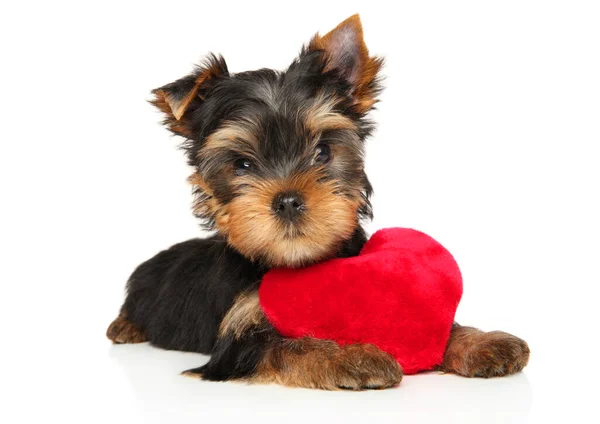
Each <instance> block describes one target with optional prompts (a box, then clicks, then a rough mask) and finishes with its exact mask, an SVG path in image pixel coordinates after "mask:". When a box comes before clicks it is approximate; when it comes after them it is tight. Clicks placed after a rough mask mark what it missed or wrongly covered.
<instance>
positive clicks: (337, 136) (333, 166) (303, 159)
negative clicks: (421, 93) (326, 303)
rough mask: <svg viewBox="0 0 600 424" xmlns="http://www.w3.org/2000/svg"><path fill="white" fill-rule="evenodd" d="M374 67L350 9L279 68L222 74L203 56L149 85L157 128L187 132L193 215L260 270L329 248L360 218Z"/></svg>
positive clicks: (366, 208) (365, 206)
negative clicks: (158, 115) (174, 77)
mask: <svg viewBox="0 0 600 424" xmlns="http://www.w3.org/2000/svg"><path fill="white" fill-rule="evenodd" d="M380 67H381V60H380V59H377V58H372V57H370V56H369V54H368V51H367V49H366V46H365V45H364V41H363V38H362V28H361V25H360V20H359V18H358V16H353V17H351V18H349V19H348V20H346V21H344V22H342V23H341V24H340V25H339V26H338V27H336V28H335V29H334V30H333V31H331V32H330V33H328V34H326V35H325V36H319V35H316V36H315V37H314V38H313V40H312V41H311V42H310V43H309V45H308V46H307V47H305V48H304V49H303V51H302V52H301V54H300V56H299V57H298V58H297V59H296V60H295V61H294V62H293V63H292V64H291V66H290V67H289V68H288V69H287V70H286V71H284V72H276V71H272V70H266V69H263V70H258V71H251V72H243V73H238V74H235V75H233V74H230V73H229V72H228V70H227V67H226V65H225V62H224V60H223V59H222V58H218V57H215V56H211V57H209V58H208V59H207V60H206V61H205V63H204V64H203V65H202V66H201V67H199V68H197V70H196V72H194V73H193V74H191V75H188V76H187V77H184V78H182V79H180V80H178V81H175V82H174V83H171V84H168V85H166V86H164V87H161V88H159V89H157V90H155V91H154V94H155V96H156V98H155V100H154V101H153V103H154V104H155V105H156V106H157V107H158V108H159V109H161V110H162V111H163V112H165V114H166V120H165V124H166V125H167V126H168V127H169V129H171V131H173V132H174V133H176V134H178V135H181V136H183V137H185V138H186V141H185V142H184V144H183V147H184V148H185V150H186V152H187V155H188V160H189V163H190V165H192V166H193V167H194V168H195V170H196V172H195V173H194V174H193V175H192V176H191V177H190V179H189V180H190V182H191V184H192V185H193V186H194V187H195V194H196V201H195V206H194V210H195V213H196V214H197V216H198V217H199V218H201V219H202V220H203V221H204V223H205V225H207V226H208V227H209V228H210V229H217V230H218V231H219V232H220V233H222V234H223V235H224V236H225V237H226V238H227V240H228V242H229V244H230V245H231V246H233V247H234V248H236V249H237V250H238V251H239V252H241V253H242V254H243V255H244V256H246V257H248V258H250V259H252V260H257V261H261V262H263V263H265V264H266V265H268V266H288V267H296V266H303V265H307V264H309V263H312V262H316V261H320V260H323V259H326V258H329V257H331V256H333V255H335V253H336V252H337V251H338V249H339V248H340V246H341V244H342V243H343V242H344V241H346V240H348V239H349V238H350V237H351V236H352V234H353V233H354V231H355V230H356V228H357V226H358V225H359V220H360V219H361V218H363V217H369V216H370V214H371V210H370V204H369V200H368V198H369V195H370V193H371V187H370V184H369V182H368V179H367V177H366V175H365V173H364V140H365V138H366V137H367V136H368V135H369V133H370V130H371V125H370V123H369V122H368V121H367V120H366V119H365V115H366V113H367V112H368V111H369V110H370V109H371V108H372V106H373V104H374V103H375V102H376V94H377V93H378V87H377V80H376V74H377V72H378V70H379V68H380Z"/></svg>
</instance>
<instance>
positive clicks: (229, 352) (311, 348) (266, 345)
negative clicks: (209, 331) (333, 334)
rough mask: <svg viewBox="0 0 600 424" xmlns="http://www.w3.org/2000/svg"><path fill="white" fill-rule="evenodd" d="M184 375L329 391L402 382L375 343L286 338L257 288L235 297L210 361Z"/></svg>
mask: <svg viewBox="0 0 600 424" xmlns="http://www.w3.org/2000/svg"><path fill="white" fill-rule="evenodd" d="M184 374H185V375H189V376H193V377H199V378H203V379H205V380H213V381H223V380H233V379H240V380H244V381H247V382H258V383H279V384H283V385H286V386H295V387H307V388H316V389H325V390H339V389H350V390H365V389H384V388H387V387H392V386H395V385H397V384H398V383H400V381H401V380H402V369H401V368H400V365H399V364H398V363H397V362H396V360H395V359H394V358H393V357H392V356H391V355H389V354H387V353H385V352H383V351H381V350H379V349H378V348H376V347H375V346H373V345H369V344H354V345H346V346H342V347H340V346H338V345H337V344H336V343H334V342H332V341H329V340H320V339H314V338H309V337H305V338H303V339H285V338H283V337H282V336H280V335H279V334H278V333H277V332H276V331H275V330H274V329H273V327H272V326H271V325H270V324H269V323H268V322H267V320H266V318H265V316H264V315H263V313H262V310H261V309H260V305H259V301H258V294H257V292H252V293H249V294H242V295H241V296H239V297H238V298H237V300H236V302H235V303H234V305H233V306H232V308H231V309H230V310H229V312H228V313H227V315H226V316H225V318H224V319H223V322H222V323H221V327H220V332H219V338H218V340H217V343H216V345H215V348H214V350H213V352H212V356H211V358H210V361H209V362H208V363H207V364H206V365H204V366H202V367H200V368H195V369H192V370H189V371H185V372H184Z"/></svg>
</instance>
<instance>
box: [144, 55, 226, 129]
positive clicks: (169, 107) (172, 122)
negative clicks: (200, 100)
mask: <svg viewBox="0 0 600 424" xmlns="http://www.w3.org/2000/svg"><path fill="white" fill-rule="evenodd" d="M220 74H221V69H219V67H218V63H210V65H209V66H208V67H207V68H205V69H204V70H203V72H201V73H200V74H199V75H198V77H197V78H196V81H195V84H194V86H193V87H192V88H191V90H190V91H189V93H187V95H185V96H183V97H182V98H180V99H179V98H174V97H173V96H171V95H169V94H168V93H167V92H166V91H165V90H163V89H162V88H157V89H155V90H153V91H152V94H154V99H152V100H151V101H150V103H151V104H153V105H154V106H156V107H157V108H158V109H159V110H160V111H161V112H163V113H164V114H165V116H166V120H165V124H166V125H167V126H168V127H169V129H170V130H171V131H173V132H174V133H176V134H179V135H181V136H184V137H192V136H193V134H192V133H191V130H190V125H189V122H188V120H187V119H185V112H186V111H187V109H188V107H189V105H190V104H191V103H192V101H193V100H194V98H196V97H199V96H198V91H199V90H200V88H201V87H202V85H203V84H204V83H205V82H206V81H208V80H209V79H211V78H214V77H217V76H218V75H220Z"/></svg>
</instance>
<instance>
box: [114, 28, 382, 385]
mask: <svg viewBox="0 0 600 424" xmlns="http://www.w3.org/2000/svg"><path fill="white" fill-rule="evenodd" d="M358 35H359V34H357V38H356V40H355V41H358V38H359V37H358ZM360 41H362V40H360ZM342 48H343V46H342ZM346 48H347V52H346V54H345V55H342V56H341V57H344V61H343V62H342V63H341V65H340V66H341V67H340V66H338V67H336V66H332V63H331V62H328V55H327V52H326V51H325V50H322V49H320V48H311V47H306V48H304V49H303V50H302V52H301V54H300V55H299V57H298V58H297V59H296V60H294V61H293V62H292V64H291V65H290V66H289V68H288V69H287V70H286V71H283V72H279V71H273V70H269V69H261V70H258V71H251V72H242V73H238V74H232V73H230V72H229V70H228V69H227V65H226V64H225V61H224V60H223V58H222V57H218V56H214V55H213V56H210V57H209V58H208V59H207V60H206V61H205V62H204V63H203V64H202V65H201V66H199V67H198V68H196V70H195V71H194V72H193V73H192V74H190V75H188V76H186V77H184V78H181V79H179V80H177V81H175V82H173V83H171V84H168V85H165V86H163V87H161V88H159V89H156V90H154V93H155V95H156V99H155V100H154V101H153V102H152V103H153V104H155V105H156V106H157V107H158V108H159V109H161V110H162V111H163V112H164V113H165V114H166V120H165V125H166V126H167V127H169V129H170V130H171V131H173V132H174V133H175V134H178V135H180V136H183V137H184V138H185V140H184V142H183V143H182V148H183V149H184V151H185V152H186V155H187V159H188V163H189V164H190V165H191V166H193V167H194V169H195V173H196V176H197V177H198V178H199V179H200V180H201V181H202V183H201V184H200V183H198V184H197V185H196V186H195V189H194V190H195V196H196V207H195V213H196V215H197V216H198V217H199V218H200V220H201V222H202V223H203V225H204V226H205V227H207V228H208V229H210V230H214V231H215V232H216V234H215V235H214V236H212V237H210V238H208V239H193V240H189V241H186V242H183V243H180V244H177V245H175V246H172V247H171V248H169V249H168V250H165V251H163V252H160V253H159V254H157V255H156V256H155V257H153V258H152V259H150V260H148V261H147V262H145V263H143V264H141V265H140V266H139V267H138V268H137V269H136V270H135V271H134V273H133V274H132V276H131V277H130V279H129V282H128V284H127V297H126V300H125V303H124V305H123V307H122V310H121V316H120V317H121V319H126V320H127V321H128V322H129V323H131V324H133V326H135V328H137V329H139V330H141V331H143V333H144V335H145V339H146V340H148V341H150V343H152V344H153V345H155V346H158V347H161V348H165V349H174V350H183V351H192V352H199V353H205V354H208V353H210V354H211V360H210V362H209V363H208V364H207V365H205V366H204V367H201V368H199V369H195V370H192V372H194V373H202V375H203V377H204V378H206V379H210V380H227V379H231V378H240V377H244V376H249V375H250V374H252V372H253V371H254V370H255V369H256V367H257V364H258V363H259V361H260V359H261V357H262V356H263V353H264V350H265V349H266V346H267V345H268V343H270V342H271V341H273V340H276V339H278V338H280V336H279V335H278V334H277V333H276V332H275V330H274V329H273V328H272V327H270V325H268V324H266V325H264V326H263V327H261V328H254V329H251V330H250V331H247V332H246V333H244V334H243V335H242V336H241V337H237V338H236V337H234V336H233V335H231V334H224V335H222V337H220V338H219V337H218V335H219V325H220V323H221V321H222V320H223V318H224V316H225V315H226V313H227V311H228V310H229V309H230V308H231V306H232V304H233V302H234V300H235V298H236V296H237V295H239V294H240V293H242V292H248V291H252V290H256V289H257V288H258V285H259V283H260V280H261V278H262V276H263V274H264V273H265V272H266V271H268V269H269V267H271V266H272V264H271V263H270V262H269V260H268V255H258V256H256V257H254V256H253V255H246V256H245V255H243V254H242V253H240V252H243V251H244V250H243V249H241V248H240V246H239V245H236V243H234V242H233V241H232V240H231V238H230V237H229V232H228V231H227V230H226V228H225V227H222V226H221V227H220V226H219V221H218V219H219V213H220V212H222V211H223V210H224V209H225V207H226V206H227V205H229V204H230V203H231V202H233V201H234V200H235V199H236V198H237V197H239V196H244V195H245V193H246V190H247V189H248V186H251V185H254V186H255V187H253V189H254V190H259V188H256V186H258V187H260V182H261V181H274V180H276V181H280V182H289V181H290V180H291V179H293V177H294V176H295V175H301V174H303V173H304V174H306V173H310V172H313V174H310V175H317V176H318V177H317V178H316V181H314V185H313V186H312V189H311V190H312V191H313V192H314V191H318V190H330V191H328V192H327V193H326V194H327V195H328V196H329V197H328V198H329V199H332V198H334V199H337V198H339V199H352V201H353V202H355V203H352V204H354V205H356V208H355V209H352V214H354V215H355V216H353V217H352V218H350V219H348V218H344V219H346V221H345V222H349V223H350V224H351V225H352V226H351V227H349V228H350V230H349V231H346V232H344V233H343V234H344V235H343V237H342V236H340V237H339V240H337V241H336V242H335V243H331V246H333V247H332V248H331V251H328V252H325V253H322V252H321V253H319V254H318V255H317V254H315V256H314V257H311V258H308V259H307V260H304V262H301V264H306V263H310V262H315V261H319V260H322V259H326V258H330V257H349V256H355V255H357V254H358V253H359V252H360V250H361V248H362V246H363V245H364V243H365V242H366V239H367V238H366V235H365V232H364V230H363V229H362V227H361V226H360V220H361V219H362V218H370V217H371V215H372V212H371V206H370V203H369V197H370V195H371V192H372V188H371V185H370V183H369V180H368V179H367V176H366V174H365V172H364V141H365V139H366V138H367V137H368V136H369V135H370V133H371V131H372V129H373V126H372V123H371V122H370V121H369V120H368V119H367V117H366V112H367V110H366V109H365V108H364V107H362V108H361V107H358V106H357V105H358V104H359V100H361V99H358V98H357V97H356V96H355V95H354V93H355V92H356V90H357V87H355V86H353V82H352V81H349V80H348V79H347V78H346V77H345V76H346V75H355V74H356V72H354V70H352V69H345V68H347V67H353V66H357V64H358V63H363V62H365V59H364V58H362V59H361V60H362V62H361V61H359V60H358V59H357V58H352V57H349V56H348V55H350V56H351V55H357V54H359V52H360V49H358V48H356V46H352V45H349V46H346ZM349 59H352V60H349ZM377 64H378V66H380V61H378V62H377ZM377 82H378V80H377V79H376V78H375V79H373V80H372V81H368V85H369V90H371V92H372V93H377V92H378V87H377ZM374 101H375V99H373V102H374ZM321 104H323V105H324V106H327V107H328V108H330V109H328V110H330V111H331V112H332V113H333V114H335V115H336V116H340V117H342V119H343V120H345V122H348V121H349V122H351V123H352V125H346V126H341V127H334V128H329V129H328V128H326V129H324V130H322V131H321V130H319V133H318V134H314V131H315V130H314V129H313V128H312V127H311V120H310V119H309V118H302V119H300V118H299V117H300V116H301V112H302V113H304V112H306V111H309V110H313V109H314V108H315V107H319V106H321ZM369 105H372V103H369ZM370 107H371V106H369V108H370ZM311 108H313V109H311ZM303 119H306V121H304V120H303ZM227 125H236V126H239V127H240V128H242V129H244V128H246V127H251V129H250V130H249V132H251V134H250V135H251V136H252V138H253V140H254V141H253V142H250V141H249V140H247V139H243V138H238V139H236V140H231V142H230V143H229V144H227V145H224V146H219V148H218V149H207V148H206V144H207V140H208V139H209V137H210V136H211V135H213V134H215V132H216V131H218V130H219V129H222V128H224V127H225V126H227ZM319 143H321V144H322V143H326V144H328V145H329V146H331V150H335V151H336V153H335V154H336V157H334V159H333V160H332V161H331V162H329V163H327V164H326V165H325V164H315V162H314V157H315V156H314V152H315V147H316V146H317V145H318V144H319ZM240 158H248V159H249V160H251V161H252V164H253V168H252V175H251V179H248V180H245V181H244V182H242V183H241V182H240V180H239V178H236V176H237V174H236V173H235V172H234V170H233V169H232V166H234V164H235V163H236V161H239V159H240ZM325 183H328V184H325ZM311 184H313V183H311ZM320 187H328V188H327V189H325V188H320ZM332 187H333V188H332ZM270 195H271V194H269V196H270ZM330 201H331V202H334V200H330ZM339 205H344V206H343V207H348V206H345V205H348V201H347V200H344V201H341V200H340V202H339V203H338V204H337V205H336V206H339ZM350 207H352V206H350ZM309 209H310V208H309ZM333 209H335V208H333ZM253 213H256V212H253ZM265 213H267V214H268V212H265ZM304 213H310V210H308V211H306V212H304ZM346 215H347V214H346ZM253 218H254V216H252V214H250V215H249V216H248V217H247V219H249V220H251V219H253ZM268 219H276V218H273V217H269V218H268ZM340 219H341V218H340ZM309 222H310V221H309ZM312 222H313V223H314V220H313V221H312ZM321 224H325V226H321V227H319V228H324V229H323V230H319V231H321V232H322V233H327V234H333V235H335V234H336V231H337V230H338V229H337V228H335V227H332V226H328V225H327V223H326V222H325V223H321ZM221 225H226V224H223V223H221ZM294 225H296V226H298V227H299V228H298V229H297V233H299V234H306V233H307V231H303V229H302V228H300V225H301V224H294ZM302 225H308V224H302ZM282 227H283V225H282ZM258 230H260V228H259V229H258ZM304 230H306V229H304ZM272 236H273V237H289V233H286V234H285V235H279V234H272ZM318 236H319V235H318V234H317V235H316V236H315V239H319V237H318ZM246 237H248V238H252V237H253V234H247V236H246ZM238 243H239V241H238ZM286 265H287V264H286ZM289 265H290V266H298V263H290V264H289ZM109 337H111V336H109ZM113 340H115V341H117V340H116V339H115V338H113Z"/></svg>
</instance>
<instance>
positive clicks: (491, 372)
mask: <svg viewBox="0 0 600 424" xmlns="http://www.w3.org/2000/svg"><path fill="white" fill-rule="evenodd" d="M528 361H529V346H527V343H526V342H525V341H524V340H522V339H520V338H518V337H515V336H513V335H511V334H508V333H504V332H502V331H491V332H489V333H483V334H481V335H480V337H478V338H477V339H476V340H474V343H473V344H472V345H470V346H469V347H468V348H467V349H466V350H465V352H464V357H463V358H462V366H461V367H458V370H459V371H460V372H459V374H461V375H464V376H466V377H482V378H490V377H500V376H504V375H510V374H514V373H517V372H519V371H521V370H522V369H523V368H524V367H525V366H526V365H527V362H528Z"/></svg>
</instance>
